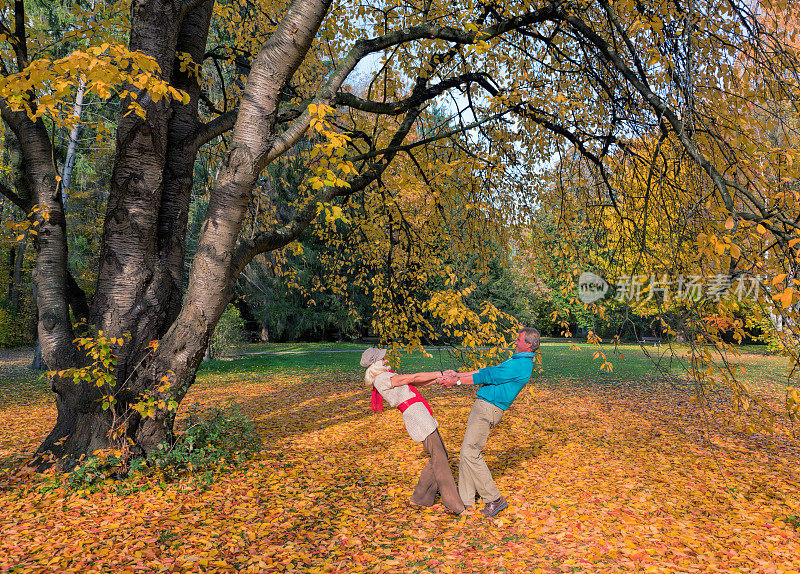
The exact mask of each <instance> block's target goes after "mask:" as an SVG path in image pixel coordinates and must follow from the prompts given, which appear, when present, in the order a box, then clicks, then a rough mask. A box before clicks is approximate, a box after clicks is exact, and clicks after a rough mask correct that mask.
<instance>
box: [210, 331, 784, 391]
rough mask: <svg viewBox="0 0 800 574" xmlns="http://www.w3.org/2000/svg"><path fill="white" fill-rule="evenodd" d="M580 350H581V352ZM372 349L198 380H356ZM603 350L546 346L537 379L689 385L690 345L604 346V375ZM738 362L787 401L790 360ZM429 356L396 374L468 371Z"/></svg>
mask: <svg viewBox="0 0 800 574" xmlns="http://www.w3.org/2000/svg"><path fill="white" fill-rule="evenodd" d="M575 345H576V346H577V349H576V348H575ZM366 346H367V345H365V344H363V343H362V344H359V343H260V344H255V345H246V346H244V347H242V348H241V349H239V352H240V355H239V357H238V358H237V359H235V360H226V361H208V362H206V363H203V365H202V366H201V368H200V373H198V378H199V379H200V380H202V379H203V377H204V374H205V373H208V374H209V375H210V374H225V373H246V372H254V373H259V372H260V373H268V372H271V373H278V372H283V373H287V374H299V373H301V372H314V371H339V372H348V373H352V374H354V375H357V374H360V373H361V371H362V370H363V369H362V368H361V366H360V365H359V364H358V361H359V358H360V352H361V351H363V349H365V348H366ZM597 350H598V347H596V346H593V345H588V344H586V343H580V342H578V343H575V344H573V343H572V342H570V341H559V340H552V339H550V340H546V341H544V342H543V343H542V346H541V353H542V372H541V373H539V374H538V375H536V377H538V379H539V380H540V381H541V383H542V384H545V385H559V386H560V385H564V384H570V385H574V386H586V385H589V386H592V385H600V386H604V385H618V384H632V383H640V384H648V383H652V382H654V381H658V382H665V381H671V382H673V383H677V382H678V381H686V380H687V379H688V378H690V374H689V373H688V367H689V362H688V353H689V348H688V347H687V346H685V345H673V346H672V348H670V347H669V346H666V345H664V346H662V347H653V346H647V347H644V349H643V348H642V347H640V346H639V345H630V344H628V345H618V346H616V347H614V346H613V345H605V344H604V345H601V346H600V347H599V350H601V351H602V352H603V353H605V355H606V357H607V359H608V360H609V361H610V362H611V363H612V365H613V369H612V371H611V372H610V373H609V372H607V371H601V370H600V365H601V364H602V358H601V357H598V358H594V354H595V352H596V351H597ZM740 351H741V352H742V354H741V355H740V356H738V357H728V360H729V361H731V362H733V363H739V364H741V365H743V366H744V367H745V374H744V375H743V376H740V377H739V378H740V379H741V380H742V381H744V382H745V383H747V384H748V385H750V386H751V387H752V388H753V389H755V390H758V391H760V392H762V393H767V394H768V395H770V396H772V397H773V398H780V397H782V396H783V393H784V392H785V389H786V386H787V374H786V372H787V367H788V359H787V358H786V357H779V356H772V355H769V354H766V352H765V348H764V347H759V346H743V347H741V349H740ZM428 354H429V356H424V355H423V354H422V353H420V352H414V353H410V354H409V353H404V352H402V353H400V355H399V360H397V361H395V363H396V364H395V368H396V369H397V370H398V371H400V372H416V371H429V370H437V371H438V370H444V369H456V370H463V369H465V368H466V367H465V365H464V361H463V359H462V358H461V356H460V354H459V353H458V352H457V351H456V350H452V349H431V350H430V351H429V352H428Z"/></svg>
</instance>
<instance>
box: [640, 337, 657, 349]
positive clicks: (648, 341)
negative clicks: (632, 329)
mask: <svg viewBox="0 0 800 574" xmlns="http://www.w3.org/2000/svg"><path fill="white" fill-rule="evenodd" d="M639 344H640V345H648V344H652V345H653V346H654V347H660V346H661V337H642V338H641V339H639Z"/></svg>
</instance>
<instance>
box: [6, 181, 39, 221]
mask: <svg viewBox="0 0 800 574" xmlns="http://www.w3.org/2000/svg"><path fill="white" fill-rule="evenodd" d="M0 194H2V195H4V196H6V197H7V198H8V199H10V200H11V202H12V203H13V204H14V205H16V206H17V207H19V208H20V209H21V210H22V211H24V212H25V214H27V213H28V212H29V211H30V210H31V204H30V202H29V201H25V200H24V199H22V198H21V197H20V196H19V195H17V194H16V193H15V192H14V190H12V189H11V188H10V187H8V186H7V185H6V184H4V183H3V182H0Z"/></svg>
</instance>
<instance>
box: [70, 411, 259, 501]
mask: <svg viewBox="0 0 800 574" xmlns="http://www.w3.org/2000/svg"><path fill="white" fill-rule="evenodd" d="M260 448H261V439H260V438H259V436H258V434H257V433H256V431H255V428H254V426H253V423H252V422H250V420H249V419H248V418H247V417H246V416H245V414H244V413H243V412H242V410H241V408H240V407H239V405H237V404H236V403H228V404H227V405H226V406H224V407H222V408H220V407H212V408H209V409H205V410H203V411H200V410H199V409H198V408H197V407H193V408H190V410H189V417H188V419H187V422H186V429H185V430H184V431H183V432H182V433H180V434H178V436H177V438H176V440H175V443H174V444H173V445H172V446H170V445H167V444H163V443H162V444H160V445H159V446H158V449H157V450H156V451H155V452H153V453H151V454H150V456H149V457H148V458H147V459H136V460H133V461H132V462H130V461H129V460H128V459H127V457H126V456H125V455H124V454H123V453H122V452H121V451H119V450H115V449H106V450H101V451H97V452H95V453H94V455H93V456H91V457H89V458H87V459H85V460H82V461H81V462H80V463H79V464H78V466H76V467H75V468H74V469H73V470H72V472H70V474H69V475H68V477H67V485H68V486H70V487H72V488H75V489H90V490H91V489H92V488H93V487H96V486H97V485H99V484H101V483H102V482H104V481H105V480H107V479H120V478H125V477H128V478H131V479H133V478H138V479H145V480H144V481H140V485H141V487H146V484H147V480H146V479H147V478H149V477H154V478H158V479H159V480H164V481H171V480H175V479H177V478H179V477H181V476H194V477H198V478H202V479H203V480H204V481H205V482H206V483H211V482H213V480H214V478H215V477H216V476H217V475H218V473H219V471H221V470H222V469H224V468H228V467H231V466H237V465H238V464H240V463H242V462H244V461H246V460H248V459H249V458H250V457H251V456H252V455H253V454H254V453H256V452H258V451H259V450H260ZM129 462H130V465H128V463H129ZM130 482H131V484H130V485H122V487H123V490H130V488H133V489H134V490H136V489H137V488H138V487H137V486H136V484H134V482H135V481H134V480H131V481H130ZM129 487H130V488H129Z"/></svg>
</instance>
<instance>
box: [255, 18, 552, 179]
mask: <svg viewBox="0 0 800 574" xmlns="http://www.w3.org/2000/svg"><path fill="white" fill-rule="evenodd" d="M560 4H561V3H560V2H554V3H553V4H551V5H549V6H547V7H545V8H542V9H540V10H535V11H533V12H528V13H526V14H522V15H520V16H515V17H513V18H509V19H508V20H505V21H504V22H500V23H498V24H495V25H494V26H489V27H487V28H484V29H483V30H478V31H473V30H463V29H458V28H451V27H449V26H439V25H436V24H433V23H425V24H421V25H419V26H413V27H410V28H403V29H401V30H396V31H394V32H391V33H389V34H385V35H383V36H379V37H377V38H372V39H369V40H359V41H357V42H356V43H355V45H354V46H353V47H352V48H351V49H350V52H349V53H348V54H347V56H345V58H344V59H343V60H342V62H341V63H340V64H339V67H338V68H337V69H336V70H334V72H333V73H332V74H331V75H330V77H329V78H328V81H327V83H326V84H325V86H323V87H322V89H320V91H319V92H318V94H317V96H316V98H314V101H313V102H311V103H313V104H320V103H324V104H328V105H333V104H334V100H335V98H336V93H337V92H338V91H339V88H341V86H342V84H343V83H344V81H345V80H346V79H347V77H348V76H349V75H350V72H352V71H353V69H354V68H355V67H356V65H357V64H358V62H360V61H361V60H362V59H363V58H364V57H365V56H367V55H368V54H371V53H373V52H379V51H382V50H385V49H387V48H391V47H393V46H398V45H400V44H405V43H408V42H413V41H416V40H437V39H438V40H445V41H448V42H451V43H453V44H457V45H466V44H475V43H476V42H478V41H479V40H484V41H485V40H490V39H492V38H495V37H497V36H500V35H501V34H504V33H506V32H509V31H511V30H515V29H517V28H520V27H522V26H528V25H531V24H536V23H540V22H546V21H548V20H552V19H554V18H555V17H556V16H559V15H560V13H559V11H558V7H557V6H558V5H560ZM310 120H311V115H310V112H309V110H308V107H307V108H306V109H305V110H304V111H303V114H302V115H301V116H300V117H299V118H298V119H297V120H295V122H294V123H293V124H292V125H291V126H289V128H288V129H287V130H286V131H284V132H283V133H281V134H280V135H279V136H278V137H276V138H275V141H274V142H273V144H272V147H271V148H270V149H269V151H268V152H267V153H266V154H265V156H264V157H262V158H259V163H260V164H261V165H267V164H268V163H269V162H271V161H272V160H274V159H275V158H276V157H278V156H280V155H282V154H284V153H285V152H286V151H287V150H288V149H289V148H291V147H292V146H293V145H294V144H295V143H297V141H298V140H299V139H300V138H301V137H302V135H303V134H304V133H305V132H306V130H307V129H308V127H309V124H310Z"/></svg>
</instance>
